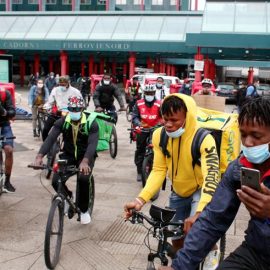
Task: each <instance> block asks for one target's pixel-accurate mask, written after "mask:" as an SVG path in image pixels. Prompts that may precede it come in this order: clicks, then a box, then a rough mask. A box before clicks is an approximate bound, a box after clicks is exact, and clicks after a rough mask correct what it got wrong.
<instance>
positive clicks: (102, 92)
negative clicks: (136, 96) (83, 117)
mask: <svg viewBox="0 0 270 270" xmlns="http://www.w3.org/2000/svg"><path fill="white" fill-rule="evenodd" d="M114 97H115V98H116V99H117V101H118V103H119V105H120V110H121V111H125V105H124V101H123V98H122V95H121V92H120V90H119V89H118V88H117V86H116V85H114V84H113V83H112V82H111V76H110V74H104V76H103V78H102V80H101V81H100V82H99V84H98V85H97V86H96V89H95V92H94V95H93V101H94V105H95V107H96V109H95V111H97V112H102V111H104V110H106V111H108V112H109V114H110V115H111V116H112V117H113V118H114V119H115V122H117V113H116V108H115V106H114V104H113V103H114Z"/></svg>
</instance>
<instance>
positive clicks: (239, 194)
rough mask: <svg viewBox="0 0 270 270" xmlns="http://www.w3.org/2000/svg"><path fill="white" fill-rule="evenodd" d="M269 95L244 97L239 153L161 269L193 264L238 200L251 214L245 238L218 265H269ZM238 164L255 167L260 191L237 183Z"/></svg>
mask: <svg viewBox="0 0 270 270" xmlns="http://www.w3.org/2000/svg"><path fill="white" fill-rule="evenodd" d="M269 115H270V100H269V98H267V97H259V98H254V99H250V100H249V101H247V102H246V103H245V104H244V105H243V107H242V110H241V111H240V113H239V117H238V122H239V128H240V133H241V141H242V150H243V152H242V155H240V156H239V157H238V158H237V159H236V160H234V161H232V162H231V164H230V165H229V167H228V168H227V170H226V172H225V174H224V175H223V178H222V180H221V182H220V184H219V186H218V188H217V190H216V192H215V194H214V195H213V199H212V201H211V202H210V203H209V204H208V205H207V207H205V209H204V211H203V212H202V213H201V215H200V217H199V218H198V219H197V221H196V223H195V224H194V226H192V228H191V230H190V233H189V234H188V235H187V238H186V240H185V245H184V248H183V249H182V250H181V251H180V252H178V253H177V256H176V258H175V259H174V260H173V262H172V268H171V267H162V269H164V270H165V269H168V270H169V269H174V270H193V269H197V268H196V267H197V266H198V265H199V263H200V261H201V260H202V258H204V256H205V254H207V252H209V250H210V249H211V247H212V245H213V243H215V242H216V241H217V240H218V239H219V238H220V237H222V236H223V235H224V234H225V233H226V231H227V230H228V229H229V227H230V226H231V224H232V222H233V220H234V219H235V217H236V215H237V212H238V210H239V207H240V204H241V202H242V203H243V204H244V205H245V207H246V208H247V210H248V212H249V214H250V219H249V223H248V227H247V229H246V231H245V240H244V241H243V242H242V243H241V244H240V246H239V247H237V248H236V250H234V251H233V252H232V253H231V254H230V255H229V256H228V257H226V259H225V260H224V261H223V262H221V264H220V265H219V267H218V268H217V270H230V269H232V270H255V269H256V270H267V269H269V265H270V248H269V247H270V240H269V237H270V177H269V175H270V169H269V168H270V152H269V149H270V145H269V143H270V118H269ZM242 167H246V168H253V169H257V170H259V171H260V175H261V179H259V180H258V179H256V178H254V180H255V181H259V182H260V188H261V191H256V190H255V189H253V188H251V187H248V186H245V185H242V186H241V181H240V171H241V168H242Z"/></svg>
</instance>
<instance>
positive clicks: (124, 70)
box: [123, 63, 127, 88]
mask: <svg viewBox="0 0 270 270" xmlns="http://www.w3.org/2000/svg"><path fill="white" fill-rule="evenodd" d="M126 82H127V63H124V64H123V87H124V88H125V87H126Z"/></svg>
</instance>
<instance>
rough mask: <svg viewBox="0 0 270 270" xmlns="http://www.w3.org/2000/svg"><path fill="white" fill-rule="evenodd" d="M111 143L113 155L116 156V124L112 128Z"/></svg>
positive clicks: (111, 153)
mask: <svg viewBox="0 0 270 270" xmlns="http://www.w3.org/2000/svg"><path fill="white" fill-rule="evenodd" d="M109 145H110V155H111V157H112V158H116V155H117V133H116V128H115V126H113V128H112V134H111V138H110V141H109Z"/></svg>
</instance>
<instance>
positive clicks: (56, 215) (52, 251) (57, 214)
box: [44, 197, 64, 269]
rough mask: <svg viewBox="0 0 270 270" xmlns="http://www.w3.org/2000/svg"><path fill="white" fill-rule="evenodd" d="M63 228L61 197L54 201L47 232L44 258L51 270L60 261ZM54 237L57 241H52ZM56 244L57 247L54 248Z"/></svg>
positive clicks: (62, 203)
mask: <svg viewBox="0 0 270 270" xmlns="http://www.w3.org/2000/svg"><path fill="white" fill-rule="evenodd" d="M54 226H55V227H54ZM63 227H64V202H63V200H62V199H61V198H60V197H57V198H55V199H54V200H53V201H52V205H51V208H50V212H49V216H48V220H47V225H46V231H45V242H44V258H45V264H46V266H47V267H48V268H49V269H54V268H55V266H56V265H57V263H58V261H59V256H60V251H61V245H62V238H63ZM55 229H56V230H55ZM54 236H55V237H56V240H55V241H53V239H52V237H54ZM54 242H55V247H53V244H54Z"/></svg>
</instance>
